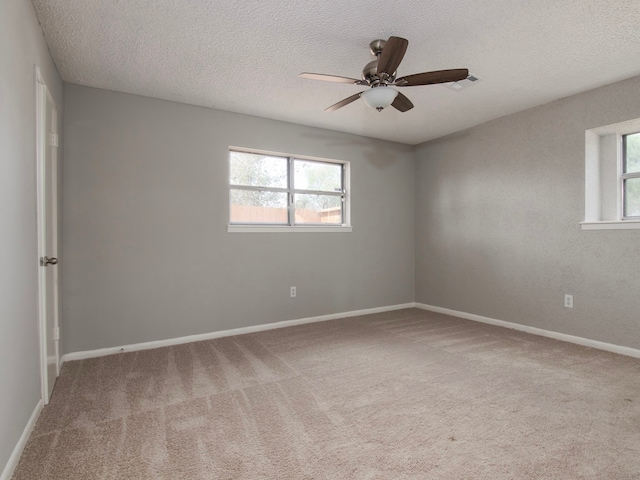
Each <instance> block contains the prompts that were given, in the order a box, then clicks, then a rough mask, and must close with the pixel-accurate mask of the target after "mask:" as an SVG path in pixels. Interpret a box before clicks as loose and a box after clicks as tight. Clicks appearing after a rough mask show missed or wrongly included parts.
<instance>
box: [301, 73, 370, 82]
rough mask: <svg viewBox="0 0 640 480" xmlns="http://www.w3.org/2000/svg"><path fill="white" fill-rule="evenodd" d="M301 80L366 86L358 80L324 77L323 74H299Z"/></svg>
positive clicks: (331, 76)
mask: <svg viewBox="0 0 640 480" xmlns="http://www.w3.org/2000/svg"><path fill="white" fill-rule="evenodd" d="M300 76H301V77H302V78H308V79H310V80H323V81H325V82H335V83H350V84H352V85H368V83H367V82H365V81H364V80H358V79H357V78H349V77H339V76H336V75H325V74H323V73H308V72H304V73H301V74H300Z"/></svg>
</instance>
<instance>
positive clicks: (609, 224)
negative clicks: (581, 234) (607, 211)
mask: <svg viewBox="0 0 640 480" xmlns="http://www.w3.org/2000/svg"><path fill="white" fill-rule="evenodd" d="M580 225H581V226H582V230H636V229H640V220H617V221H606V222H580Z"/></svg>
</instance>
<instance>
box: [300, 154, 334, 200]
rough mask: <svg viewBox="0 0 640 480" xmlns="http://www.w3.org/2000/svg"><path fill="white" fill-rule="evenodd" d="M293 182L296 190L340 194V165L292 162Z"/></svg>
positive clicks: (301, 161) (304, 161) (303, 161)
mask: <svg viewBox="0 0 640 480" xmlns="http://www.w3.org/2000/svg"><path fill="white" fill-rule="evenodd" d="M294 168H295V173H294V177H293V178H294V182H295V186H294V188H296V189H297V190H319V191H321V192H342V165H340V164H339V163H322V162H310V161H306V160H294Z"/></svg>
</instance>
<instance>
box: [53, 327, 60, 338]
mask: <svg viewBox="0 0 640 480" xmlns="http://www.w3.org/2000/svg"><path fill="white" fill-rule="evenodd" d="M53 339H54V340H60V328H59V327H56V328H54V329H53Z"/></svg>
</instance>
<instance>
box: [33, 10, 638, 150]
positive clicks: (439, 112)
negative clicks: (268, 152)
mask: <svg viewBox="0 0 640 480" xmlns="http://www.w3.org/2000/svg"><path fill="white" fill-rule="evenodd" d="M33 4H34V6H35V9H36V13H37V15H38V18H39V20H40V22H41V23H42V27H43V30H44V34H45V37H46V40H47V42H48V44H49V47H50V49H51V53H52V55H53V57H54V60H55V62H56V65H57V66H58V70H59V72H60V75H61V76H62V79H63V80H64V81H66V82H71V83H77V84H80V85H88V86H91V87H98V88H104V89H108V90H115V91H120V92H127V93H133V94H138V95H144V96H148V97H155V98H161V99H166V100H173V101H177V102H183V103H188V104H193V105H202V106H205V107H213V108H217V109H221V110H228V111H232V112H241V113H246V114H250V115H257V116H260V117H266V118H273V119H278V120H284V121H289V122H295V123H299V124H303V125H312V126H317V127H323V128H328V129H332V130H339V131H344V132H350V133H355V134H360V135H366V136H370V137H376V138H381V139H387V140H394V141H398V142H402V143H407V144H417V143H420V142H423V141H426V140H430V139H433V138H436V137H439V136H442V135H446V134H448V133H452V132H455V131H459V130H462V129H464V128H467V127H470V126H473V125H477V124H479V123H482V122H485V121H488V120H491V119H494V118H498V117H501V116H504V115H507V114H510V113H513V112H517V111H520V110H523V109H526V108H529V107H532V106H535V105H540V104H543V103H547V102H550V101H552V100H555V99H557V98H561V97H565V96H568V95H571V94H574V93H578V92H581V91H584V90H589V89H591V88H595V87H598V86H601V85H605V84H608V83H612V82H615V81H618V80H622V79H626V78H629V77H633V76H636V75H640V27H639V25H640V1H638V0H609V1H603V0H528V1H514V0H444V1H443V0H440V1H438V2H436V1H434V0H404V1H402V2H389V1H388V0H384V1H383V0H367V1H364V0H351V1H344V0H324V1H318V0H244V1H236V2H229V1H227V2H221V1H212V0H33ZM391 35H395V36H400V37H404V38H407V39H408V40H409V49H408V50H407V54H406V56H405V58H404V61H403V62H402V64H401V65H400V68H399V69H398V75H399V76H402V75H408V74H411V73H417V72H423V71H430V70H440V69H449V68H468V69H469V70H470V71H471V72H472V73H474V74H476V75H478V76H479V77H480V78H481V79H482V81H480V82H478V83H476V84H474V85H473V86H471V87H469V88H467V89H465V90H463V91H460V92H455V91H452V90H450V89H448V88H445V87H444V86H442V85H430V86H422V87H410V88H404V89H402V92H403V93H405V94H406V95H407V96H408V97H409V98H410V99H411V100H412V101H413V103H414V104H415V108H414V109H413V110H410V111H409V112H406V113H400V112H397V111H395V110H394V109H393V108H388V109H385V110H384V111H382V112H380V113H378V112H376V111H374V110H372V109H370V108H368V107H367V106H366V105H365V104H364V102H362V101H357V102H354V103H352V104H350V105H348V106H346V107H344V108H342V109H340V110H337V111H335V112H332V113H326V112H324V108H325V107H328V106H329V105H332V104H334V103H336V102H337V101H339V100H341V99H343V98H345V97H348V96H350V95H352V94H354V93H357V92H359V91H361V90H362V88H363V87H359V86H356V85H346V84H336V83H326V82H318V81H313V80H306V79H302V78H299V77H298V74H299V73H300V72H304V71H307V72H319V73H327V74H333V75H342V76H349V77H355V78H360V74H361V71H362V68H363V67H364V65H365V64H366V63H367V62H369V61H370V60H371V59H372V57H370V53H369V50H368V44H369V42H371V41H372V40H374V39H376V38H384V39H386V38H388V37H389V36H391Z"/></svg>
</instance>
